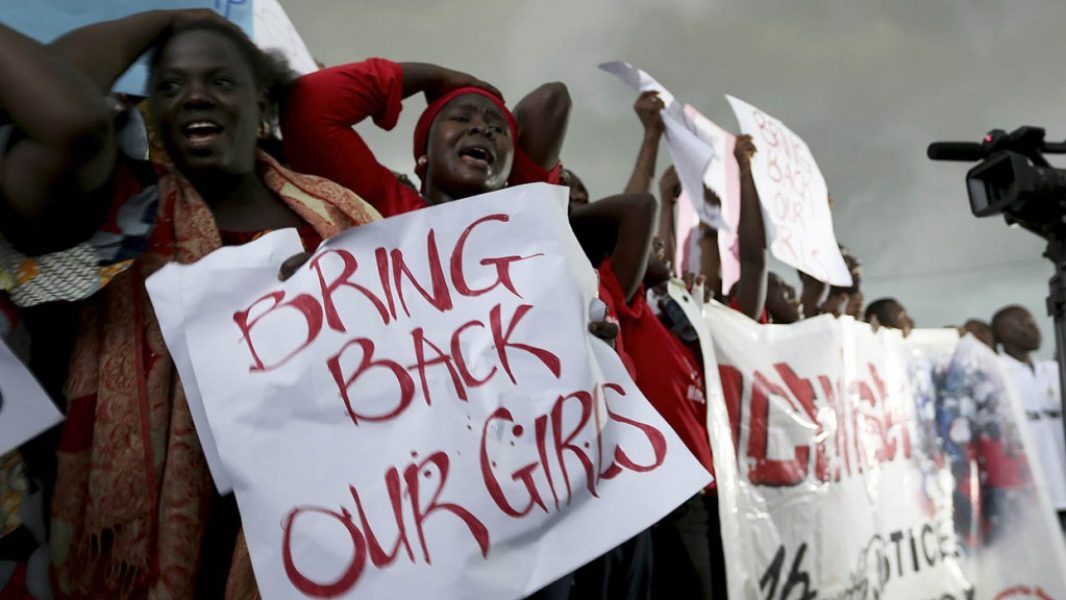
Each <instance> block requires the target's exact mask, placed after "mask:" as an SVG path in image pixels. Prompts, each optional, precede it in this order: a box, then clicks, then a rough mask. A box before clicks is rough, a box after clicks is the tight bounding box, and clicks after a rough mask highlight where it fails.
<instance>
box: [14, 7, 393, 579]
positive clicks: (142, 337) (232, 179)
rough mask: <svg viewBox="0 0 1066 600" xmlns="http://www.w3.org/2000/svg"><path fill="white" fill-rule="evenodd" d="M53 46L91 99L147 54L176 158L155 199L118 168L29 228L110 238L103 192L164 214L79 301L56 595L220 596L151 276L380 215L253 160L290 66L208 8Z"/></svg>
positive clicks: (59, 487)
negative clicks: (91, 85)
mask: <svg viewBox="0 0 1066 600" xmlns="http://www.w3.org/2000/svg"><path fill="white" fill-rule="evenodd" d="M55 48H56V50H57V51H60V52H62V53H63V55H64V56H65V57H66V58H67V60H68V61H70V62H71V63H73V64H76V65H77V66H78V67H79V68H80V69H81V70H82V71H83V72H84V73H86V74H87V75H88V76H89V77H90V78H91V79H92V80H93V81H95V82H96V83H97V85H98V86H99V88H98V89H97V91H96V95H97V96H98V97H102V94H104V93H105V92H106V90H108V89H110V87H111V85H112V84H113V82H114V80H115V79H117V77H118V76H119V75H120V74H121V73H122V72H124V71H125V70H126V68H127V67H128V66H129V65H130V64H131V63H132V62H133V61H134V60H135V59H136V58H137V57H138V56H140V55H141V54H143V53H144V52H145V51H146V50H148V49H150V48H154V53H153V55H152V60H151V76H150V87H149V94H150V103H151V113H152V115H153V117H154V119H155V129H156V131H157V132H158V134H159V135H160V136H161V138H162V142H163V145H164V146H165V148H166V151H167V153H168V155H169V156H170V157H171V158H172V159H173V160H174V163H173V164H171V165H158V166H157V168H158V173H159V175H158V179H157V180H156V181H152V182H150V183H151V184H154V185H155V186H156V188H155V190H157V191H154V190H153V188H152V186H151V185H140V184H142V183H144V182H143V181H139V180H138V179H137V178H136V177H135V176H133V175H130V174H129V173H126V172H124V171H117V172H116V173H115V174H114V175H112V176H110V177H111V178H112V180H113V183H110V184H109V186H108V187H107V188H101V192H100V193H99V196H98V197H99V198H100V200H99V201H96V202H92V201H90V200H92V198H94V197H96V196H92V195H91V194H92V193H93V192H92V191H90V196H88V197H86V196H81V197H77V196H75V197H67V198H65V201H66V202H67V203H68V204H70V206H69V207H66V206H64V207H63V209H62V210H53V211H49V212H48V213H47V217H48V221H47V222H42V225H41V227H39V228H38V231H40V232H41V233H40V234H39V235H41V236H44V240H42V241H43V242H44V243H46V244H48V245H49V246H52V247H63V246H64V245H65V244H69V243H71V242H76V241H77V236H74V235H72V234H71V235H64V234H66V233H67V231H68V230H70V229H71V228H72V226H71V224H70V223H69V222H70V221H71V220H72V219H75V218H80V219H81V221H80V222H79V223H78V224H79V225H80V226H82V227H86V225H85V221H86V219H85V217H84V216H83V215H85V214H87V213H86V211H90V212H89V213H88V214H90V215H93V214H95V215H97V216H96V217H95V218H93V219H91V220H89V221H88V223H89V224H90V225H92V227H93V228H99V227H101V226H103V227H108V226H107V225H106V224H104V223H103V222H102V221H103V219H104V218H105V214H106V213H107V212H108V208H109V206H108V205H109V204H110V198H111V197H116V198H120V199H125V197H129V196H135V197H138V198H141V199H142V201H144V202H145V206H146V207H152V208H153V209H154V208H155V206H158V208H157V209H155V210H156V215H155V217H156V218H155V223H154V228H153V229H151V233H150V235H148V237H147V241H146V244H145V252H144V255H143V256H141V257H140V258H138V259H137V260H136V261H135V262H134V263H133V264H132V266H131V267H130V268H129V269H127V270H125V271H123V272H122V273H119V274H117V275H114V278H113V279H112V280H111V281H110V284H109V285H108V286H107V287H106V288H105V289H104V291H103V292H102V293H99V294H97V295H96V296H94V297H93V298H92V300H91V301H88V302H87V303H86V305H85V306H84V312H83V315H82V319H81V327H80V331H79V333H78V340H77V345H76V347H75V350H74V356H73V359H72V362H71V375H70V380H69V382H68V389H69V395H68V398H69V407H68V411H67V413H68V414H67V422H66V424H65V425H64V434H63V440H62V442H61V446H60V451H59V463H60V466H59V475H58V479H57V483H56V495H55V502H54V504H53V508H52V515H53V523H52V548H53V559H54V560H55V561H56V564H55V581H56V584H57V586H58V589H57V590H56V591H57V593H58V594H59V595H60V596H63V597H67V596H72V595H82V594H88V593H90V592H91V593H92V594H94V595H100V596H102V595H108V596H111V597H130V596H143V595H147V594H154V595H162V596H168V597H174V598H192V597H194V596H200V597H203V596H208V595H209V596H217V595H221V593H222V590H221V588H220V587H216V586H214V585H213V584H215V583H216V582H212V581H210V578H209V577H202V578H200V577H198V574H202V573H201V572H200V569H201V567H205V571H210V570H212V569H215V570H219V571H221V573H222V574H223V577H222V579H221V581H224V579H225V573H226V572H227V571H230V569H229V562H230V560H229V556H226V557H225V558H224V560H223V561H222V562H218V561H215V562H213V563H212V564H207V565H204V564H202V563H204V562H207V561H203V560H202V549H201V544H203V543H204V542H205V535H206V534H207V533H208V532H207V525H208V518H209V514H210V512H211V509H212V504H215V505H216V507H217V506H218V504H219V502H220V500H219V498H218V497H217V496H216V495H215V494H214V491H213V486H212V484H211V479H210V475H209V473H208V472H207V468H206V464H205V462H204V457H203V454H202V452H201V451H200V448H199V443H198V441H197V438H196V435H195V429H194V427H193V425H192V422H191V417H190V415H189V409H188V406H187V404H186V402H185V397H184V392H183V390H182V389H181V386H174V385H171V383H170V382H171V381H173V380H174V367H173V364H172V363H171V361H170V359H169V357H168V355H167V353H166V350H165V348H164V347H163V345H162V341H161V339H160V337H159V326H158V324H157V323H156V321H155V319H154V317H153V316H152V311H151V308H150V306H149V305H148V301H147V297H146V293H145V290H144V278H145V277H146V276H147V275H149V274H151V273H152V272H153V271H155V270H157V269H158V268H159V267H161V266H162V265H163V264H165V263H166V262H169V261H171V260H177V261H179V262H185V263H188V262H193V261H195V260H197V259H199V258H200V257H202V256H204V255H205V254H207V253H208V252H210V251H211V250H213V249H215V248H218V247H219V246H221V245H226V244H232V243H243V242H245V241H249V240H251V239H252V238H253V237H255V236H256V235H257V234H258V233H261V232H263V231H268V230H272V229H277V228H281V227H293V226H294V227H298V228H299V229H300V231H301V235H302V237H303V239H304V240H305V244H307V245H308V246H311V247H313V246H314V245H316V244H317V243H318V241H319V240H321V239H322V238H325V237H329V236H332V235H335V234H336V233H338V232H340V231H342V230H344V229H346V228H349V227H352V226H354V225H358V224H361V223H365V222H368V221H371V220H375V219H377V218H379V217H378V215H377V213H376V211H374V210H373V208H372V207H370V206H369V205H367V204H365V203H364V202H363V201H362V200H360V199H359V198H358V197H357V196H355V195H354V194H353V193H351V192H350V191H348V190H345V189H344V188H341V187H340V186H337V185H335V184H333V183H331V182H329V181H326V180H323V179H320V178H317V177H309V176H305V175H300V174H298V173H294V172H291V171H289V170H287V169H285V168H284V167H282V166H281V165H280V164H278V163H277V162H276V161H275V160H273V159H272V158H270V157H269V156H268V155H266V154H265V153H262V152H259V151H257V143H256V142H257V132H258V130H259V129H260V125H261V123H263V122H264V121H265V119H266V117H267V114H268V110H269V109H270V106H271V103H272V101H273V99H274V98H276V96H277V90H279V89H280V85H281V84H282V83H283V82H284V79H285V77H287V74H288V71H287V69H285V68H284V67H283V65H281V64H280V63H277V62H276V61H274V60H272V59H270V58H268V57H266V56H265V55H264V54H262V52H261V51H260V50H258V48H256V47H255V45H254V44H252V43H251V42H250V41H249V40H248V39H247V38H246V37H245V36H244V35H243V34H242V33H240V32H239V31H238V30H236V29H235V28H233V27H232V26H231V25H229V24H227V23H225V22H224V21H222V20H221V19H220V18H219V17H217V16H215V15H214V13H212V12H210V11H153V12H148V13H139V14H135V15H132V16H130V17H127V18H124V19H119V20H116V21H109V22H104V23H98V24H95V25H90V26H88V27H85V28H82V29H79V30H75V31H73V32H71V33H68V34H67V35H65V36H64V37H63V38H62V39H61V40H60V41H58V42H57V43H56V45H55ZM95 151H96V152H98V153H103V154H109V155H110V156H105V157H102V158H98V159H97V160H100V161H102V162H103V163H104V164H114V162H115V156H114V154H115V149H114V146H113V144H112V145H106V146H102V147H100V148H97V149H96V150H95ZM142 175H143V174H142ZM105 181H106V178H105ZM104 189H107V191H103V190H104ZM283 189H284V190H285V191H282V190H283ZM290 190H291V191H290ZM7 204H8V207H9V208H11V209H21V210H19V213H18V214H19V216H20V217H22V218H28V217H31V216H34V213H33V211H34V210H38V211H39V210H41V208H40V206H39V205H38V204H32V203H31V204H28V205H27V206H26V207H22V206H20V205H15V206H12V205H11V203H10V202H8V203H7ZM53 224H54V228H53V227H52V226H53ZM86 228H87V227H86ZM109 230H114V228H113V227H111V228H110V229H109ZM89 231H90V232H91V231H92V229H89ZM232 533H233V534H235V533H236V532H235V531H233V532H232ZM225 537H226V536H222V538H217V537H212V536H207V540H208V542H210V543H211V544H212V549H213V550H215V551H216V552H217V551H218V550H219V549H223V551H224V548H225V547H227V545H228V547H230V548H232V547H233V544H234V539H233V538H232V535H231V536H230V539H229V540H226V539H224V538H225ZM240 550H241V548H240V547H238V551H237V552H235V553H234V556H235V557H236V560H234V568H233V569H232V571H231V572H230V584H231V586H232V588H231V592H233V593H239V592H240V591H241V590H244V591H245V592H247V591H248V590H254V580H253V579H252V576H251V570H250V566H249V564H248V562H247V555H246V552H244V553H242V552H241V551H240ZM198 579H199V585H200V589H198Z"/></svg>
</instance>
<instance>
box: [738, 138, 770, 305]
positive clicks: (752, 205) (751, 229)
mask: <svg viewBox="0 0 1066 600" xmlns="http://www.w3.org/2000/svg"><path fill="white" fill-rule="evenodd" d="M755 152H756V149H755V144H754V142H752V140H751V136H750V135H741V136H738V137H737V141H736V147H735V148H734V149H733V155H734V156H735V157H736V159H737V164H738V165H739V167H740V219H739V222H738V224H737V236H738V240H737V244H738V249H739V258H740V278H739V279H738V280H737V284H736V288H735V291H734V292H733V297H732V306H733V308H735V309H737V310H739V311H740V312H742V313H744V314H745V315H748V316H749V317H751V318H752V319H756V320H757V321H759V322H760V323H767V322H769V319H768V317H767V315H766V310H765V308H766V273H767V271H766V228H765V226H764V225H763V218H762V208H761V206H760V203H759V190H758V189H757V188H756V187H755V178H754V176H753V175H752V172H751V158H752V157H753V156H754V155H755Z"/></svg>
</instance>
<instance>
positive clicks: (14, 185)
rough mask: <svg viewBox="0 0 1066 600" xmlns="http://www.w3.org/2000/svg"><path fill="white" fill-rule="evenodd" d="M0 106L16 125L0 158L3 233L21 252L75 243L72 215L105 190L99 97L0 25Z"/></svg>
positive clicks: (107, 161) (104, 131) (54, 58)
mask: <svg viewBox="0 0 1066 600" xmlns="http://www.w3.org/2000/svg"><path fill="white" fill-rule="evenodd" d="M0 108H2V109H3V112H6V114H7V116H8V118H9V119H10V121H11V123H12V124H13V125H14V126H15V127H16V128H17V137H16V138H15V140H14V142H13V144H11V145H10V147H9V148H8V149H7V151H6V152H5V153H4V154H3V156H2V157H0V200H2V204H3V218H0V222H3V229H4V233H5V234H6V235H7V237H8V238H9V239H10V240H11V242H12V243H14V244H15V245H16V247H18V248H19V249H20V250H22V251H24V252H27V253H41V252H47V251H51V250H55V249H58V248H59V247H62V246H63V245H64V244H68V245H69V243H74V242H77V241H80V240H68V239H67V238H68V237H69V236H68V235H64V233H65V230H67V229H71V228H73V229H76V230H79V231H80V229H81V228H80V227H76V226H75V225H76V223H77V222H78V221H79V220H80V219H74V218H73V217H74V216H75V215H74V213H81V210H80V209H81V208H82V207H83V205H86V204H89V203H88V202H84V196H85V195H86V194H89V193H91V192H94V191H97V190H99V189H101V188H102V187H104V186H105V185H106V183H107V182H108V180H109V179H110V177H111V172H112V169H113V166H114V161H115V152H116V151H115V134H114V129H113V127H112V125H111V111H110V109H109V108H108V105H107V103H106V101H105V99H104V97H103V96H102V95H101V94H100V93H99V91H98V90H97V89H96V87H95V86H93V84H92V82H91V81H90V80H89V79H88V78H86V77H85V76H84V75H83V74H82V73H80V72H79V71H78V70H77V69H76V68H74V67H73V66H72V65H70V64H69V63H67V62H66V61H64V60H63V59H62V57H61V56H59V55H58V54H57V53H56V52H54V51H53V50H51V49H49V48H48V47H46V46H43V45H42V44H39V43H38V42H36V41H34V40H32V39H30V38H28V37H26V36H24V35H22V34H20V33H18V32H16V31H14V30H12V29H11V28H9V27H5V26H3V25H0ZM67 216H69V217H71V218H69V219H68V218H66V217H67ZM88 231H91V229H89V230H88ZM88 231H86V232H85V233H88ZM71 235H74V234H71Z"/></svg>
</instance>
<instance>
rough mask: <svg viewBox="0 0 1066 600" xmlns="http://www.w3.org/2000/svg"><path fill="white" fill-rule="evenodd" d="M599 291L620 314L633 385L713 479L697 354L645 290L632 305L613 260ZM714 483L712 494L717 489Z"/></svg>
mask: <svg viewBox="0 0 1066 600" xmlns="http://www.w3.org/2000/svg"><path fill="white" fill-rule="evenodd" d="M599 273H600V287H601V289H603V290H606V291H607V292H608V293H609V294H610V296H611V298H612V301H613V306H614V308H615V310H617V312H618V321H619V324H620V326H621V329H622V336H623V337H624V338H625V348H626V351H627V352H628V354H629V356H630V357H632V359H633V365H634V367H635V370H636V376H635V377H634V380H635V381H636V383H637V387H638V388H640V391H641V392H642V393H643V394H644V395H645V396H646V397H647V398H648V400H649V401H651V404H652V406H654V407H655V409H656V410H658V411H659V414H660V415H662V417H663V419H666V422H667V423H669V424H670V426H671V427H673V428H674V431H675V432H677V435H678V436H679V437H680V438H681V441H682V442H684V443H685V446H687V447H688V449H689V450H690V451H691V452H692V454H694V455H695V456H696V459H697V460H699V461H700V463H701V464H702V465H703V466H704V467H705V468H706V469H707V470H708V471H710V472H711V474H714V460H713V457H712V453H711V439H710V436H709V435H708V433H707V399H706V397H705V394H704V389H705V388H704V385H703V371H702V368H701V366H702V365H701V364H700V361H699V359H698V358H697V357H696V354H695V353H694V352H693V351H692V350H691V349H690V348H689V347H688V346H686V345H685V344H684V343H683V342H682V341H681V340H679V339H677V337H676V336H675V335H674V334H672V333H670V330H669V329H667V328H666V326H665V325H663V324H662V323H661V322H660V321H659V317H657V316H655V312H654V311H653V310H652V308H651V307H650V306H648V303H647V301H646V300H645V298H644V286H641V287H640V289H638V290H637V293H636V294H635V295H634V296H633V300H632V301H630V302H629V303H628V304H627V303H626V301H625V295H624V292H623V291H622V284H621V283H620V282H619V281H618V276H617V275H615V272H614V268H613V267H612V266H611V260H610V259H606V260H604V261H603V262H602V263H600V268H599ZM714 487H715V483H714V482H711V484H710V485H709V486H708V489H713V488H714Z"/></svg>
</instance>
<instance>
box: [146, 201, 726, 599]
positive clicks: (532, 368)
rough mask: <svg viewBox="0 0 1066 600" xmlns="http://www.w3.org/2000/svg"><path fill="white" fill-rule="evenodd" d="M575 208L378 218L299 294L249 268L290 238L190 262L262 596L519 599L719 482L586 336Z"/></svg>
mask: <svg viewBox="0 0 1066 600" xmlns="http://www.w3.org/2000/svg"><path fill="white" fill-rule="evenodd" d="M565 203H566V190H565V188H561V187H556V186H548V185H546V184H535V185H527V186H518V187H515V188H511V189H509V190H505V191H501V192H497V193H493V194H487V195H484V196H478V197H474V198H468V199H464V200H462V201H459V202H454V203H449V204H446V205H442V206H438V207H433V208H429V209H426V210H422V211H417V212H415V213H410V214H406V215H400V216H397V217H393V218H391V219H388V220H385V221H381V222H377V223H372V224H369V225H364V226H361V227H358V228H356V229H353V230H350V231H349V232H346V233H344V234H342V235H340V236H338V237H336V238H334V239H332V240H329V241H328V242H327V243H326V244H324V245H323V246H322V247H320V248H319V250H318V251H317V252H316V253H315V255H314V256H313V257H312V258H311V260H310V261H309V262H308V263H307V264H306V265H304V266H303V267H301V268H300V269H299V270H298V271H297V273H296V274H295V275H294V276H293V277H292V278H291V279H289V280H288V281H286V282H284V283H282V282H279V281H278V279H277V270H278V263H277V262H276V261H273V260H262V261H260V260H250V259H249V256H251V255H252V254H253V253H254V254H257V255H258V256H264V255H273V256H280V255H284V254H286V253H292V254H295V253H296V252H299V251H300V248H299V245H298V244H296V243H295V242H294V240H291V239H283V238H282V237H271V236H268V237H265V238H263V239H261V240H258V241H257V242H255V243H253V244H251V245H248V246H244V247H239V248H227V249H223V250H222V251H219V252H215V253H212V254H211V255H209V256H207V257H205V258H204V259H202V260H201V261H199V262H197V263H195V264H194V265H191V266H189V267H187V268H185V269H183V271H184V272H183V274H182V277H181V282H182V289H181V304H182V310H183V313H184V316H185V317H184V322H185V336H186V342H187V344H188V349H189V356H190V359H191V363H192V367H193V370H194V371H195V381H196V382H197V384H198V385H199V388H200V392H201V395H202V398H203V404H204V408H205V409H206V414H207V420H208V423H209V425H210V428H211V431H212V433H213V436H214V439H215V441H216V443H217V445H218V450H219V456H220V457H221V461H222V463H223V467H224V469H225V472H226V473H227V474H228V475H229V477H230V480H231V482H232V483H233V487H234V492H235V493H236V496H237V501H238V504H239V506H240V509H241V519H242V522H243V524H244V531H245V535H246V537H247V541H248V546H249V550H250V553H251V558H252V565H253V568H254V570H255V574H256V578H257V581H258V583H259V588H260V591H261V592H262V594H263V596H264V598H266V599H267V600H270V599H272V598H291V597H301V596H303V597H323V596H327V595H328V596H331V597H345V598H355V597H397V598H429V597H450V598H518V597H522V596H525V595H528V594H529V593H531V592H533V591H535V590H536V589H539V588H540V587H543V586H544V585H546V584H548V583H550V582H551V581H554V580H555V579H557V578H558V577H560V576H561V575H563V574H565V573H567V572H570V571H572V570H574V569H575V568H577V567H578V566H580V565H581V564H584V563H585V562H587V561H589V560H591V559H593V558H595V557H596V556H598V555H600V554H602V553H603V552H605V551H607V550H609V549H611V548H613V547H615V546H617V545H618V544H620V543H621V542H623V541H625V540H626V539H628V538H629V537H631V536H632V535H634V534H636V533H637V532H639V531H641V530H643V529H646V528H647V527H648V526H650V525H651V524H652V523H654V522H656V521H658V520H659V519H660V518H661V517H663V516H664V515H665V514H667V513H668V512H669V511H670V510H672V509H673V508H674V507H676V506H678V505H680V504H681V503H682V502H683V501H684V500H685V499H687V498H689V497H691V495H692V494H694V493H696V492H697V491H698V490H699V489H701V488H702V487H703V486H704V485H705V484H706V483H707V482H708V481H709V480H710V476H709V474H708V473H706V471H704V470H703V468H702V467H701V466H700V465H699V464H698V462H697V461H696V460H695V458H693V457H692V455H691V454H690V453H689V452H688V450H687V449H686V448H685V446H684V445H683V443H682V442H681V441H680V440H679V439H678V438H677V436H676V434H674V433H673V431H672V430H671V429H670V427H669V426H668V425H667V424H666V423H665V422H664V421H663V420H662V418H661V417H660V416H659V415H658V414H657V412H656V411H655V410H654V409H653V408H652V407H651V405H650V404H649V403H648V402H647V400H646V399H644V398H643V396H641V395H640V393H639V391H638V390H637V388H636V387H635V385H634V384H633V382H632V381H631V380H630V379H629V376H628V374H627V373H626V371H625V369H624V367H623V366H622V364H621V361H620V360H619V359H618V357H617V355H616V354H615V353H614V352H613V351H612V350H611V349H610V347H609V346H607V345H606V344H604V343H603V342H601V341H600V340H597V339H595V338H593V337H591V335H590V334H588V333H587V325H588V323H587V307H588V306H589V302H590V301H591V299H592V298H593V297H595V292H596V284H595V272H594V271H593V269H592V268H591V265H589V264H588V262H587V260H586V259H585V258H584V256H583V254H582V252H581V249H580V247H579V245H578V244H577V241H576V239H574V237H573V234H572V232H571V231H570V230H569V224H568V222H567V220H566V213H565ZM264 245H265V246H269V248H268V249H266V250H265V251H264V250H263V249H262V248H260V246H264ZM167 301H173V299H167ZM159 302H160V299H158V298H155V297H153V304H156V303H159ZM174 337H175V336H173V335H170V336H168V340H169V339H174ZM179 366H180V365H179ZM183 380H186V377H185V376H184V374H183Z"/></svg>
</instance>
